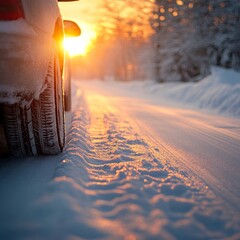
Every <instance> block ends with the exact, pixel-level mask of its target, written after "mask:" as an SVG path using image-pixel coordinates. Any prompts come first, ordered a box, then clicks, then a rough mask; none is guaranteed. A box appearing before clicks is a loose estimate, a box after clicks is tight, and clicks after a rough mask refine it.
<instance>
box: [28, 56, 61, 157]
mask: <svg viewBox="0 0 240 240" xmlns="http://www.w3.org/2000/svg"><path fill="white" fill-rule="evenodd" d="M31 108H32V119H33V132H34V137H35V143H36V148H37V152H38V154H48V155H54V154H58V153H60V152H62V150H63V147H64V143H65V126H64V125H65V124H64V105H63V88H62V77H61V72H60V66H59V61H58V58H57V56H55V57H54V59H52V61H51V62H50V64H49V67H48V75H47V88H46V89H45V90H44V91H43V92H42V93H41V95H40V98H39V100H34V101H33V103H32V107H31Z"/></svg>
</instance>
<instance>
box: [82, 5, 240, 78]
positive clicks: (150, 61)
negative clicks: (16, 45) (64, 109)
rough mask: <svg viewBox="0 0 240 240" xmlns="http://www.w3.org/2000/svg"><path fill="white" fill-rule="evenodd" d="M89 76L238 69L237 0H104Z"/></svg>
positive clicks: (239, 30) (164, 75) (202, 74)
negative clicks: (223, 68) (219, 67)
mask: <svg viewBox="0 0 240 240" xmlns="http://www.w3.org/2000/svg"><path fill="white" fill-rule="evenodd" d="M97 14H98V15H99V19H98V33H99V34H98V37H97V39H96V40H95V44H94V47H93V48H92V50H91V52H90V53H89V55H88V57H87V59H85V61H84V63H82V64H84V66H83V68H84V67H85V69H86V71H88V70H90V69H91V71H90V72H91V76H89V77H96V78H99V77H100V78H104V77H106V76H112V77H114V79H118V80H122V81H130V80H134V79H145V78H154V79H155V80H156V81H157V82H169V81H182V82H187V81H199V80H201V79H203V78H204V77H205V76H207V75H209V74H210V73H211V68H210V66H211V65H218V66H222V67H226V68H232V69H235V70H237V71H240V1H239V0H138V1H135V0H115V1H111V0H102V1H101V4H100V5H99V8H98V11H97Z"/></svg>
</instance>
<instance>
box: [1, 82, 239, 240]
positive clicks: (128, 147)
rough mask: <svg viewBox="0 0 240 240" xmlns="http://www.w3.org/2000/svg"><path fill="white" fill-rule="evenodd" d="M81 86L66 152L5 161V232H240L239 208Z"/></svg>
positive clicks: (170, 235) (150, 235)
mask: <svg viewBox="0 0 240 240" xmlns="http://www.w3.org/2000/svg"><path fill="white" fill-rule="evenodd" d="M93 83H94V84H95V82H93ZM88 84H89V83H88ZM102 84H103V83H102ZM104 84H105V85H104V86H105V87H106V86H107V84H106V83H104ZM110 85H111V84H110ZM81 86H82V85H81V82H80V83H78V84H76V83H75V84H74V89H73V90H74V104H73V105H74V106H73V112H72V113H71V114H70V115H68V121H67V122H68V134H67V147H66V149H65V152H64V153H63V154H62V155H59V156H56V157H39V158H37V159H35V158H28V159H25V160H20V159H16V160H14V161H12V162H11V161H9V159H5V161H1V168H0V176H1V177H0V181H1V184H0V192H1V194H2V196H1V198H0V213H1V214H0V239H8V240H11V239H16V238H17V239H19V240H21V239H24V240H25V239H51V240H55V239H56V240H62V239H63V240H65V239H119V240H120V239H126V240H130V239H140V240H141V239H156V240H159V239H167V240H171V239H223V238H228V237H232V239H239V238H240V235H239V229H240V219H239V214H238V213H239V209H237V210H235V211H234V210H233V209H232V208H230V207H229V206H228V205H227V204H226V205H225V203H223V201H222V200H221V198H219V197H217V196H216V195H215V193H214V192H213V191H212V190H211V189H210V188H209V187H208V186H207V185H206V183H205V182H203V181H201V180H199V178H197V177H196V176H194V175H193V174H190V173H189V172H188V171H187V170H186V169H185V168H183V167H180V166H179V165H178V164H177V163H175V164H174V161H173V158H174V155H173V154H171V153H169V152H168V151H167V150H166V149H165V150H164V148H162V147H160V146H159V145H158V144H157V143H156V142H154V141H152V140H151V138H148V137H147V136H143V135H140V134H139V131H138V127H137V126H136V125H135V124H134V122H133V121H132V120H131V118H130V117H128V116H127V115H125V113H124V112H121V111H119V109H118V108H116V107H115V106H114V105H113V103H112V102H111V101H109V100H107V98H106V97H104V96H103V95H101V94H96V93H95V94H93V92H85V93H84V92H83V91H82V90H81ZM112 87H113V85H112ZM115 87H116V85H115ZM125 87H126V85H125ZM115 90H118V89H117V88H115ZM116 97H117V96H116ZM126 99H128V98H126ZM149 121H150V120H149ZM3 160H4V159H3ZM21 161H22V162H21ZM54 166H55V167H54Z"/></svg>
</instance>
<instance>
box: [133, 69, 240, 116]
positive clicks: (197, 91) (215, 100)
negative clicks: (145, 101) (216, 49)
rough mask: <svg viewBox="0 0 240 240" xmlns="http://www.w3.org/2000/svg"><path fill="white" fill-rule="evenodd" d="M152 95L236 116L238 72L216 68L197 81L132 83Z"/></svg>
mask: <svg viewBox="0 0 240 240" xmlns="http://www.w3.org/2000/svg"><path fill="white" fill-rule="evenodd" d="M133 85H134V86H132V88H135V87H136V88H140V89H141V88H142V91H144V92H145V93H147V94H151V96H152V97H155V98H156V97H157V98H166V99H167V100H168V101H169V100H170V101H171V102H178V103H180V104H184V105H190V106H192V107H196V108H201V109H204V110H211V111H214V112H216V113H220V114H223V115H230V116H235V117H239V116H240V73H238V72H236V71H233V70H227V69H223V68H219V67H213V68H212V74H211V75H210V76H208V77H206V78H205V79H203V80H202V81H200V82H198V83H192V82H191V83H184V84H183V83H166V84H156V83H153V82H147V83H146V82H142V83H134V84H133Z"/></svg>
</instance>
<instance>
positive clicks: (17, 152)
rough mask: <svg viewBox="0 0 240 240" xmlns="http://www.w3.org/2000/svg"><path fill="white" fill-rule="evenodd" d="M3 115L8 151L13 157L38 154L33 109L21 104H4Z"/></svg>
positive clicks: (2, 106) (2, 107)
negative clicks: (32, 115) (32, 116)
mask: <svg viewBox="0 0 240 240" xmlns="http://www.w3.org/2000/svg"><path fill="white" fill-rule="evenodd" d="M1 113H2V114H1V115H2V121H3V128H4V132H5V138H6V142H7V146H8V150H9V152H10V154H11V155H13V156H28V155H32V154H34V155H35V154H36V153H37V152H36V146H35V141H34V136H33V128H32V119H31V107H30V106H25V107H21V106H20V105H19V104H2V105H1Z"/></svg>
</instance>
